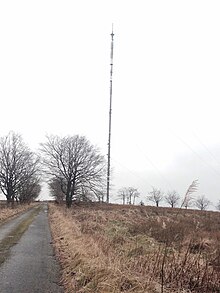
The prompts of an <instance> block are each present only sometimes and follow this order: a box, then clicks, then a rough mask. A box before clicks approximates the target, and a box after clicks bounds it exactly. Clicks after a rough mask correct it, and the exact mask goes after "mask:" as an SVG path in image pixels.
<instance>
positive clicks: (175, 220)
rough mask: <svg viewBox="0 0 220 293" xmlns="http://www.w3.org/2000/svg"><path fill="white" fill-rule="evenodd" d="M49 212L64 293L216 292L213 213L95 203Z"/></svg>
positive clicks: (218, 235)
mask: <svg viewBox="0 0 220 293" xmlns="http://www.w3.org/2000/svg"><path fill="white" fill-rule="evenodd" d="M49 211H50V222H51V229H52V235H53V240H54V246H55V249H56V253H57V256H58V258H59V259H60V262H61V266H62V282H63V284H64V286H65V289H66V292H68V293H70V292H71V293H73V292H77V293H89V292H97V293H108V292H112V293H119V292H137V293H141V292H142V293H153V292H155V293H156V292H158V293H160V292H163V293H165V292H199V293H200V292H201V293H202V292H203V293H215V292H216V293H217V292H220V281H219V280H220V245H219V240H220V217H219V213H217V212H216V213H215V212H200V211H186V210H175V209H169V208H153V207H131V206H120V205H99V204H92V205H82V206H74V207H72V208H71V209H69V210H67V209H66V208H65V207H64V206H55V205H52V204H51V205H50V208H49ZM177 213H178V216H177Z"/></svg>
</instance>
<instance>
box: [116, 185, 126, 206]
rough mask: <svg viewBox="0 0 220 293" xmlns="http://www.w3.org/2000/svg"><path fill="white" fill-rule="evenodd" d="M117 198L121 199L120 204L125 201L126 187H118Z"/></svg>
mask: <svg viewBox="0 0 220 293" xmlns="http://www.w3.org/2000/svg"><path fill="white" fill-rule="evenodd" d="M118 198H119V199H121V200H122V204H125V203H126V198H127V189H126V187H123V188H120V189H119V190H118Z"/></svg>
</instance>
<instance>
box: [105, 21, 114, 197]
mask: <svg viewBox="0 0 220 293" xmlns="http://www.w3.org/2000/svg"><path fill="white" fill-rule="evenodd" d="M113 49H114V33H113V24H112V33H111V55H110V104H109V133H108V169H107V196H106V202H107V203H109V189H110V173H111V170H110V167H111V162H110V160H111V126H112V125H111V124H112V75H113Z"/></svg>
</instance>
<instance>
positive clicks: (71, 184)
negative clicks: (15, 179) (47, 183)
mask: <svg viewBox="0 0 220 293" xmlns="http://www.w3.org/2000/svg"><path fill="white" fill-rule="evenodd" d="M41 152H42V155H43V159H42V162H43V165H44V169H45V171H46V173H47V174H49V175H50V176H51V177H52V178H54V177H55V178H56V180H57V181H58V182H59V184H60V188H61V190H62V192H63V193H64V194H65V196H66V205H67V207H70V206H71V205H72V200H73V199H75V198H77V196H78V197H80V194H81V195H82V193H81V191H82V188H84V190H87V191H88V190H89V191H90V192H92V193H95V192H97V191H98V190H100V189H102V188H103V180H105V169H106V164H105V160H104V157H103V156H102V155H101V154H100V153H99V150H98V149H97V148H96V147H94V146H93V145H92V144H91V143H90V142H89V141H88V140H87V139H86V138H85V137H84V136H79V135H75V136H66V137H59V136H53V135H51V136H47V142H45V143H42V144H41Z"/></svg>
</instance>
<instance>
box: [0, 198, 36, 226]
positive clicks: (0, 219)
mask: <svg viewBox="0 0 220 293" xmlns="http://www.w3.org/2000/svg"><path fill="white" fill-rule="evenodd" d="M33 205H35V203H31V204H29V205H28V204H26V205H20V204H15V206H14V208H13V209H12V208H8V207H7V205H6V203H5V202H4V201H2V202H1V203H0V224H2V223H4V222H5V221H6V220H8V219H9V218H11V217H13V216H15V215H17V214H19V213H22V212H24V211H25V210H27V209H29V208H30V207H32V206H33Z"/></svg>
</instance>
